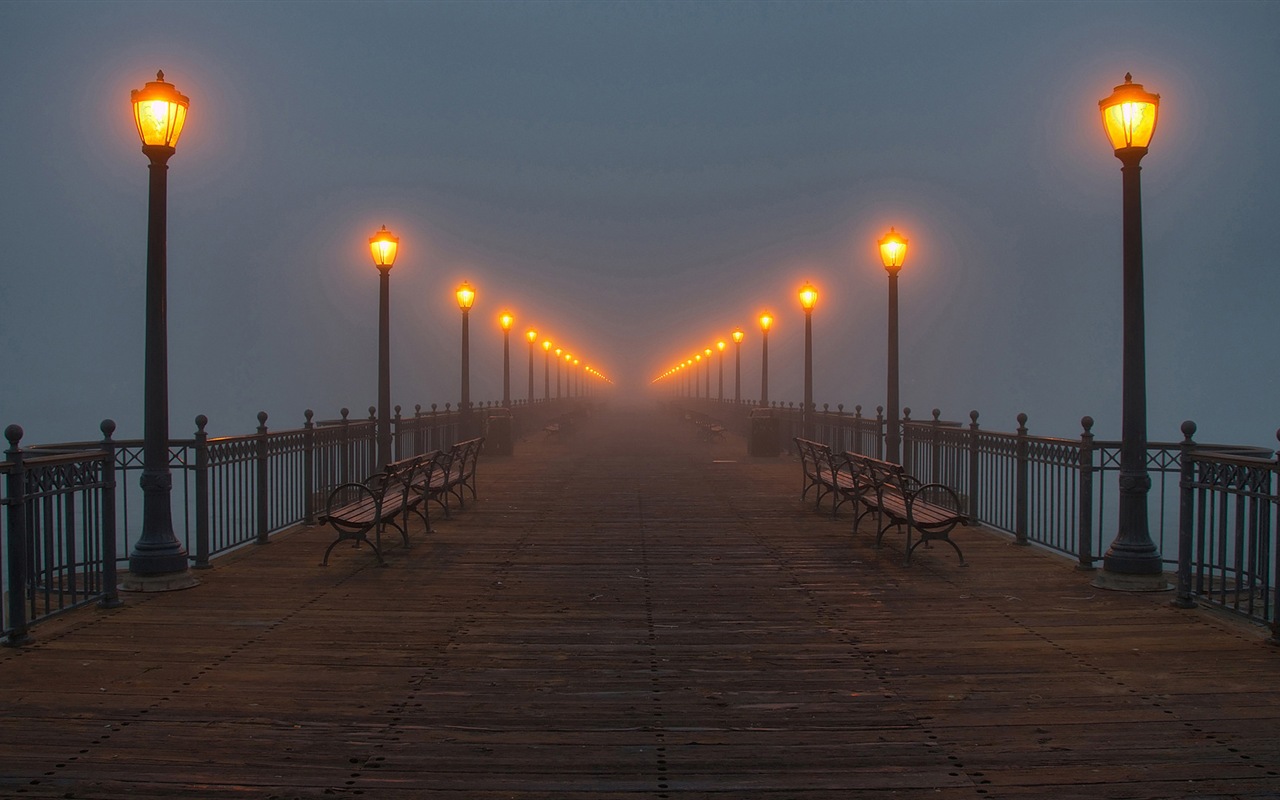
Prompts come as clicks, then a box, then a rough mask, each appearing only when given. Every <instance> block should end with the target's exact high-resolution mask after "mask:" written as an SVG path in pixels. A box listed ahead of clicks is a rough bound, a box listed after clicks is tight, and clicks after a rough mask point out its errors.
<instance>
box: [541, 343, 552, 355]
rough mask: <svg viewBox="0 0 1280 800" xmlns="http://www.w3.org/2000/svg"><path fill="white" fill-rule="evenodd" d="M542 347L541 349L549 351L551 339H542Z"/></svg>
mask: <svg viewBox="0 0 1280 800" xmlns="http://www.w3.org/2000/svg"><path fill="white" fill-rule="evenodd" d="M542 349H543V350H546V351H547V352H550V351H551V341H550V340H544V341H543V342H542Z"/></svg>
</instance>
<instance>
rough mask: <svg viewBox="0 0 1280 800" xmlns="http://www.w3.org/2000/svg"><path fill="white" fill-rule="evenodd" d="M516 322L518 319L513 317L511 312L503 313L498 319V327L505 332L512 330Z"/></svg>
mask: <svg viewBox="0 0 1280 800" xmlns="http://www.w3.org/2000/svg"><path fill="white" fill-rule="evenodd" d="M515 321H516V318H515V317H513V316H512V315H511V312H510V311H503V312H502V314H501V315H499V317H498V325H499V326H500V327H501V328H502V330H504V331H509V330H511V323H513V322H515Z"/></svg>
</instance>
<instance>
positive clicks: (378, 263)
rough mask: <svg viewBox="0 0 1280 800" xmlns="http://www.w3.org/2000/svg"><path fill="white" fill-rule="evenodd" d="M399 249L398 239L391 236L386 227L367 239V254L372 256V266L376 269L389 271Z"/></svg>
mask: <svg viewBox="0 0 1280 800" xmlns="http://www.w3.org/2000/svg"><path fill="white" fill-rule="evenodd" d="M399 248H400V239H399V238H397V237H395V236H392V235H391V231H389V230H387V226H386V225H383V226H382V230H380V231H378V232H377V233H375V234H374V235H373V236H371V237H369V252H370V253H372V254H373V265H374V266H375V267H377V268H378V269H391V266H392V265H393V264H395V263H396V251H397V250H399Z"/></svg>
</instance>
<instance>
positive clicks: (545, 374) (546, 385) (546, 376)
mask: <svg viewBox="0 0 1280 800" xmlns="http://www.w3.org/2000/svg"><path fill="white" fill-rule="evenodd" d="M542 362H543V364H542V399H543V401H544V402H548V403H549V402H551V341H550V340H543V342H542Z"/></svg>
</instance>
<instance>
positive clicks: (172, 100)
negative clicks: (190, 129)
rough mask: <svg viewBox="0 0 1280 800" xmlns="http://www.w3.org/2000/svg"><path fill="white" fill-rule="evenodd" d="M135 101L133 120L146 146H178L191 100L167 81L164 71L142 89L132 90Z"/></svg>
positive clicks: (131, 94)
mask: <svg viewBox="0 0 1280 800" xmlns="http://www.w3.org/2000/svg"><path fill="white" fill-rule="evenodd" d="M130 99H131V100H132V102H133V122H134V124H135V125H137V126H138V136H139V137H140V138H141V139H142V145H143V147H167V148H170V149H173V148H176V147H177V146H178V137H179V136H181V135H182V127H183V125H185V124H186V122H187V106H188V105H189V102H190V101H189V100H188V99H187V97H186V95H183V94H180V93H179V92H178V90H177V89H175V88H174V86H173V84H172V83H167V82H166V81H165V79H164V73H163V72H157V73H156V79H155V80H154V81H149V82H147V84H146V85H144V86H143V87H142V88H141V89H134V90H133V91H132V92H130Z"/></svg>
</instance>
